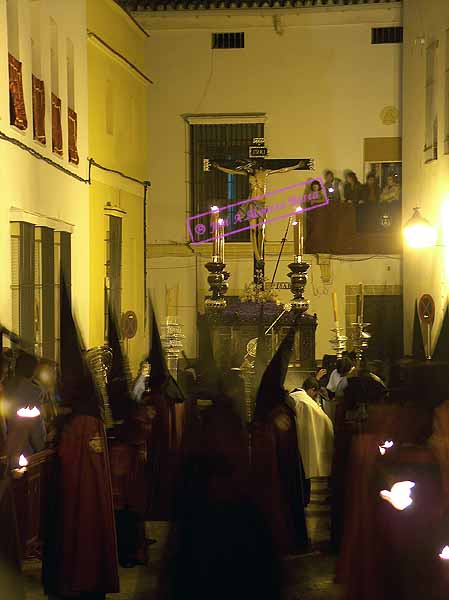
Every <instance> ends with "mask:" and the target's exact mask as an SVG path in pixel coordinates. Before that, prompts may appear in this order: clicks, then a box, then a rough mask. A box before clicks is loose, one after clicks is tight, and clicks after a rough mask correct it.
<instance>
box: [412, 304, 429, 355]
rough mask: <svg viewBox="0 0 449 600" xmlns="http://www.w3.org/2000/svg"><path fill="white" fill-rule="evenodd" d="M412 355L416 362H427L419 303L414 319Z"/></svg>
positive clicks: (416, 305)
mask: <svg viewBox="0 0 449 600" xmlns="http://www.w3.org/2000/svg"><path fill="white" fill-rule="evenodd" d="M412 355H413V358H415V359H416V360H425V358H426V352H425V350H424V341H423V337H422V331H421V323H420V321H419V315H418V303H417V302H415V316H414V319H413V345H412Z"/></svg>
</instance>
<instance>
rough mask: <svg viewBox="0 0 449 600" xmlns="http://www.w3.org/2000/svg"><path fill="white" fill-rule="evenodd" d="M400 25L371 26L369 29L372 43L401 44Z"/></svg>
mask: <svg viewBox="0 0 449 600" xmlns="http://www.w3.org/2000/svg"><path fill="white" fill-rule="evenodd" d="M402 38H403V30H402V27H373V28H372V29H371V43H372V44H402Z"/></svg>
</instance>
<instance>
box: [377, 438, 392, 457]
mask: <svg viewBox="0 0 449 600" xmlns="http://www.w3.org/2000/svg"><path fill="white" fill-rule="evenodd" d="M393 446H394V444H393V442H392V441H387V442H385V443H383V444H382V446H379V452H380V453H381V454H382V456H383V455H384V454H385V452H386V451H387V450H388V449H389V448H392V447H393Z"/></svg>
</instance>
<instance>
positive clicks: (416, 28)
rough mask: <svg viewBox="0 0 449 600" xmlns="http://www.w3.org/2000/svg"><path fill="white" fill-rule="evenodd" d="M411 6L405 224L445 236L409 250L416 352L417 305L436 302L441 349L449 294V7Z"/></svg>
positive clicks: (407, 291) (408, 335) (411, 0)
mask: <svg viewBox="0 0 449 600" xmlns="http://www.w3.org/2000/svg"><path fill="white" fill-rule="evenodd" d="M425 5H426V7H425V10H424V11H423V9H422V2H421V0H408V1H407V2H406V3H405V5H404V72H403V115H404V117H403V118H404V121H403V122H404V133H403V194H402V197H403V213H402V214H403V220H404V221H407V220H408V219H410V217H411V216H412V213H413V208H414V207H415V206H418V207H420V208H421V214H422V215H423V216H424V217H425V218H426V219H428V220H429V221H430V222H431V223H432V224H434V225H435V226H436V227H437V229H438V233H439V242H438V246H437V247H435V248H429V249H423V250H412V249H408V248H404V318H405V322H404V332H405V350H406V351H410V350H411V343H412V325H413V316H414V305H415V301H416V300H417V299H419V298H420V296H421V295H422V294H431V295H432V296H433V298H434V300H435V305H436V317H435V323H434V326H433V335H432V337H433V343H432V346H434V345H435V342H436V340H437V336H438V333H439V330H440V327H441V323H442V319H443V315H444V311H445V308H446V305H447V300H448V292H449V153H447V152H445V147H444V138H445V132H449V111H448V107H449V105H448V103H447V97H448V96H447V95H448V91H449V80H448V81H447V82H446V75H447V74H446V71H447V69H449V34H447V30H448V29H449V4H448V3H447V1H446V0H426V2H425ZM434 41H438V48H437V57H436V59H437V67H436V68H437V73H436V89H435V93H436V96H435V100H436V106H437V112H438V160H435V161H432V162H429V163H425V157H424V151H423V149H424V141H425V115H426V108H425V98H426V96H425V85H426V48H427V47H428V46H429V45H430V44H431V43H432V42H434Z"/></svg>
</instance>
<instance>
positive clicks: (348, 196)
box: [307, 170, 401, 233]
mask: <svg viewBox="0 0 449 600" xmlns="http://www.w3.org/2000/svg"><path fill="white" fill-rule="evenodd" d="M323 181H324V188H325V189H324V190H323V186H322V184H321V183H320V181H318V180H314V181H312V182H311V183H310V185H309V186H308V188H307V192H315V196H316V198H315V199H313V200H311V201H308V203H307V205H308V206H315V205H319V204H322V203H324V202H326V199H327V200H328V201H329V203H330V204H331V205H333V206H337V205H341V206H354V208H355V210H356V216H357V230H358V231H359V232H360V233H363V232H376V231H382V230H385V229H386V228H392V227H393V228H395V227H397V226H399V224H400V215H401V185H400V182H399V180H398V176H397V174H396V173H393V172H392V173H390V174H388V175H387V176H386V178H385V182H384V183H383V185H382V186H381V183H380V180H379V176H378V174H377V173H376V172H374V171H371V172H369V173H368V174H367V176H366V181H365V183H361V182H360V181H359V179H358V177H357V175H356V174H355V173H354V171H345V172H344V179H343V180H341V179H339V178H338V177H336V176H335V175H334V173H333V171H330V170H326V171H325V172H324V176H323Z"/></svg>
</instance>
